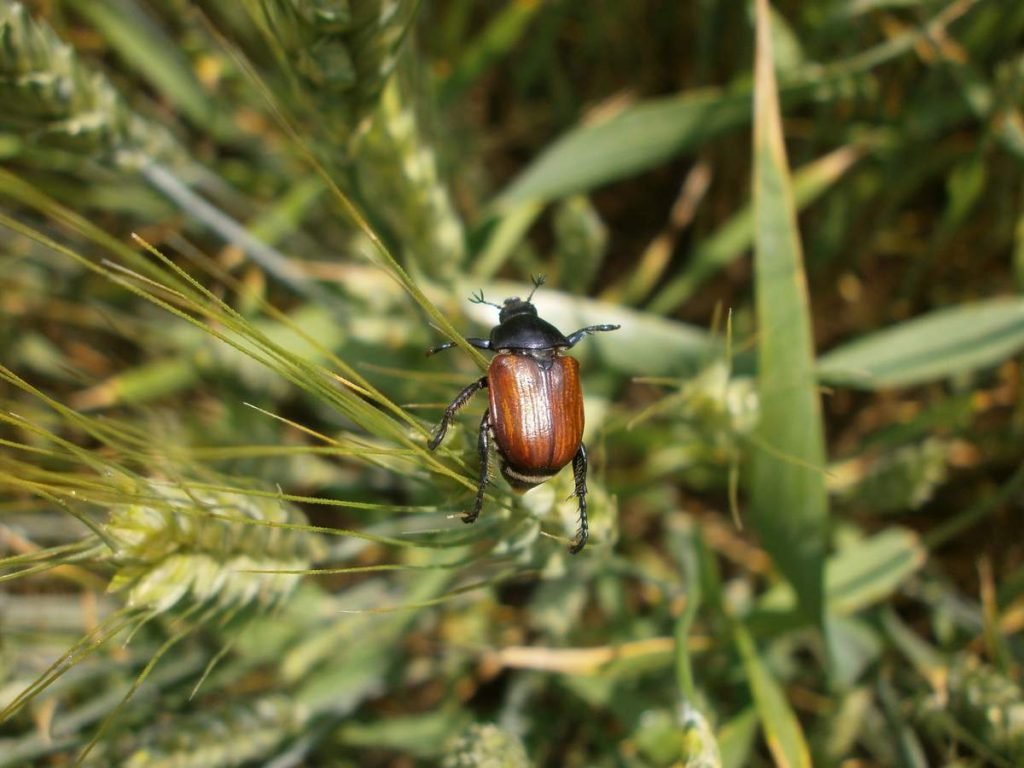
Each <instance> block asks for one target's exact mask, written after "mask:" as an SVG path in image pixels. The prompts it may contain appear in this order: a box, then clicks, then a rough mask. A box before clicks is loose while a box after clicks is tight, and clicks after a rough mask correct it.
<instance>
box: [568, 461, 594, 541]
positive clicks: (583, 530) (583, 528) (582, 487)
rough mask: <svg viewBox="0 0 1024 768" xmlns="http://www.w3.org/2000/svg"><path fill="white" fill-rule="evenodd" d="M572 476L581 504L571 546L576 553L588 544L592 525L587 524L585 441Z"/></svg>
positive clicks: (575, 493) (575, 462)
mask: <svg viewBox="0 0 1024 768" xmlns="http://www.w3.org/2000/svg"><path fill="white" fill-rule="evenodd" d="M572 476H573V478H574V479H575V480H576V490H575V492H574V495H575V496H576V499H577V500H578V502H579V505H580V527H579V529H578V530H577V531H576V541H574V542H573V543H572V546H571V547H569V552H571V553H572V554H574V555H575V554H577V553H578V552H579V551H580V550H581V549H583V547H585V546H586V545H587V539H588V538H589V537H590V527H589V526H588V525H587V449H586V448H585V447H584V446H583V443H580V447H579V450H578V451H576V455H575V456H574V457H573V459H572Z"/></svg>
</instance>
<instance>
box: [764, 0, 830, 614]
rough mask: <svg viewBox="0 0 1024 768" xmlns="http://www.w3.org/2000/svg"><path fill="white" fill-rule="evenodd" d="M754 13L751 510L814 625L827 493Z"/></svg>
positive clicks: (798, 271) (795, 246) (792, 235)
mask: <svg viewBox="0 0 1024 768" xmlns="http://www.w3.org/2000/svg"><path fill="white" fill-rule="evenodd" d="M757 12H758V15H757V54H756V59H755V71H754V79H755V83H754V195H753V196H754V229H755V235H754V236H755V241H754V248H755V258H754V266H755V292H756V296H757V321H758V388H759V391H760V396H761V404H762V415H761V422H760V424H759V426H758V430H757V435H756V439H757V442H758V445H759V448H758V450H757V451H756V452H755V456H754V460H753V471H752V476H751V484H750V499H751V513H752V517H753V522H754V525H755V527H756V528H757V530H758V533H759V534H760V536H761V539H762V541H763V543H764V546H765V548H766V549H767V551H768V552H769V554H770V555H771V556H772V559H773V560H774V561H775V563H776V565H777V566H778V568H779V570H780V571H781V572H782V574H783V575H784V576H785V577H786V579H787V580H788V581H789V582H790V583H792V585H793V587H794V589H795V590H796V593H797V599H798V603H799V606H800V609H801V612H802V613H803V614H804V616H805V617H806V618H807V619H809V620H811V621H813V622H815V623H816V624H817V625H818V626H821V627H823V611H824V569H825V543H826V526H827V523H828V497H827V494H826V490H825V476H824V470H823V467H824V465H825V447H824V434H823V429H822V420H821V406H820V403H819V400H818V391H817V381H816V378H815V369H814V349H813V340H812V334H811V321H810V310H809V300H808V294H807V283H806V277H805V275H804V270H803V255H802V252H801V246H800V238H799V234H798V231H797V224H796V205H795V203H794V198H793V190H792V184H791V181H790V176H789V169H788V167H787V161H786V150H785V146H784V144H783V138H782V120H781V115H780V110H779V101H778V89H777V85H776V82H775V71H774V65H773V59H772V50H771V35H770V29H769V8H768V3H767V0H759V2H758V3H757Z"/></svg>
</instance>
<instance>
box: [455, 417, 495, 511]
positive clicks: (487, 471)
mask: <svg viewBox="0 0 1024 768" xmlns="http://www.w3.org/2000/svg"><path fill="white" fill-rule="evenodd" d="M476 445H477V452H478V453H479V454H480V484H479V485H478V486H477V487H476V501H474V502H473V509H472V510H471V511H469V512H467V513H466V514H464V515H463V516H462V522H464V523H474V522H476V519H477V518H478V517H480V510H481V509H482V508H483V506H484V493H486V492H487V485H488V483H490V482H491V410H490V408H488V409H487V410H486V411H484V417H483V419H481V420H480V437H478V438H477V443H476Z"/></svg>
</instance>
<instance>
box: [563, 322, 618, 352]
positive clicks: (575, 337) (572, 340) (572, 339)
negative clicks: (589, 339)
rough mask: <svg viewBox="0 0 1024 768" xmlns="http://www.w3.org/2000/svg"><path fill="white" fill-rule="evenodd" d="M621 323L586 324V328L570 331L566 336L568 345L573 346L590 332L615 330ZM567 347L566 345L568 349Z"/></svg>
mask: <svg viewBox="0 0 1024 768" xmlns="http://www.w3.org/2000/svg"><path fill="white" fill-rule="evenodd" d="M621 327H622V326H621V325H607V324H606V325H588V326H587V327H586V328H580V329H579V330H578V331H574V332H573V333H570V334H569V335H568V336H567V337H566V338H567V339H568V341H569V347H575V346H576V345H577V344H579V343H580V341H582V340H583V337H584V336H589V335H590V334H592V333H603V332H605V331H617V330H619V328H621ZM569 347H566V349H568V348H569Z"/></svg>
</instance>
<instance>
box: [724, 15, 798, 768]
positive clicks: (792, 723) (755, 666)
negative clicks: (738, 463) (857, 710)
mask: <svg viewBox="0 0 1024 768" xmlns="http://www.w3.org/2000/svg"><path fill="white" fill-rule="evenodd" d="M764 3H766V0H762V2H759V3H758V6H759V8H760V6H761V5H762V4H764ZM733 634H734V638H735V641H736V649H737V650H738V651H739V654H740V658H741V659H742V660H743V668H744V670H745V671H746V677H747V682H748V683H749V684H750V691H751V693H752V694H753V696H754V706H755V707H756V708H757V714H758V716H759V718H760V720H761V728H762V729H763V730H764V738H765V741H766V742H767V743H768V749H769V750H770V751H771V753H772V757H773V758H775V765H778V766H785V768H805V767H806V768H810V766H811V754H810V750H809V749H808V747H807V740H806V739H805V738H804V732H803V729H802V728H801V727H800V722H799V721H798V720H797V719H796V714H795V713H794V712H793V710H792V708H791V707H790V706H789V702H788V701H787V700H786V696H785V693H783V690H782V688H781V687H780V686H779V684H778V682H777V681H776V680H775V678H774V677H772V674H771V671H770V670H769V669H768V667H767V666H765V663H764V660H763V659H762V658H761V656H760V655H759V654H758V652H757V647H756V646H755V645H754V640H753V638H751V636H750V632H749V631H748V630H747V628H746V627H745V626H743V625H742V624H739V623H737V624H736V626H735V627H734V628H733Z"/></svg>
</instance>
